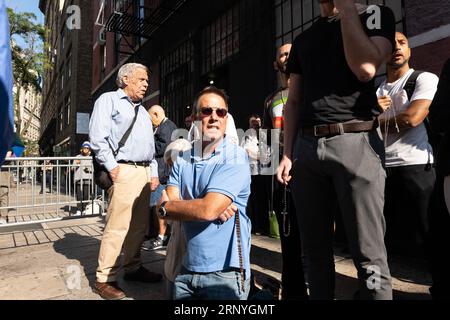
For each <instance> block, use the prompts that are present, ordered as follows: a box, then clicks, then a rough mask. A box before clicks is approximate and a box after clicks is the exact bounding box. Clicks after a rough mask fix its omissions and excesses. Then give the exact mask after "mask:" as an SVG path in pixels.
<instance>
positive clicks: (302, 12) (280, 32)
mask: <svg viewBox="0 0 450 320" xmlns="http://www.w3.org/2000/svg"><path fill="white" fill-rule="evenodd" d="M358 2H360V3H363V4H367V5H371V4H382V5H385V6H388V7H389V8H391V9H392V11H393V12H394V14H395V18H396V23H397V30H398V31H404V29H405V28H404V16H403V12H402V8H404V1H403V0H402V1H399V0H361V1H358ZM319 16H320V10H319V4H318V3H317V1H316V0H302V1H298V0H275V46H276V47H277V48H278V47H279V46H281V45H282V44H283V43H286V42H292V41H293V40H294V39H295V38H296V37H297V36H298V35H299V34H300V33H301V32H303V31H304V30H306V29H308V28H309V27H310V26H311V25H312V23H313V22H315V21H316V20H317V19H318V18H319Z"/></svg>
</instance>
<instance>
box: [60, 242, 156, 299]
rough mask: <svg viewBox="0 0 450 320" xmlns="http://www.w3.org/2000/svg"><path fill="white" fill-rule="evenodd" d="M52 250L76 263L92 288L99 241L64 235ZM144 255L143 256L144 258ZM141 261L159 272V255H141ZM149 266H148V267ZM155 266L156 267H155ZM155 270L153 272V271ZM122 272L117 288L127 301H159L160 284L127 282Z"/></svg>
mask: <svg viewBox="0 0 450 320" xmlns="http://www.w3.org/2000/svg"><path fill="white" fill-rule="evenodd" d="M53 247H54V250H55V251H56V252H58V253H59V254H62V255H64V256H65V257H66V258H67V259H69V260H75V261H78V262H79V264H80V266H81V267H82V268H83V270H84V274H85V276H86V278H87V279H88V281H89V287H90V288H91V289H93V288H94V285H95V272H96V268H97V266H98V253H99V249H100V240H99V239H97V238H95V237H93V236H84V235H80V234H77V233H66V234H65V237H64V238H63V239H60V240H58V241H56V242H54V243H53ZM144 255H145V256H144ZM142 258H143V261H144V264H146V268H148V269H150V270H152V271H156V272H160V271H161V270H159V269H160V266H159V263H160V262H161V255H159V254H157V253H153V254H150V255H148V254H146V253H144V254H143V257H142ZM148 264H150V265H148ZM155 264H157V266H155ZM155 268H156V269H157V270H153V269H155ZM122 274H123V272H122V271H120V272H119V279H118V282H119V286H120V287H121V288H122V290H123V291H124V292H125V294H126V296H127V299H133V300H141V299H161V298H162V289H161V288H160V287H162V283H163V282H159V283H156V284H146V283H141V282H128V281H124V280H123V279H122Z"/></svg>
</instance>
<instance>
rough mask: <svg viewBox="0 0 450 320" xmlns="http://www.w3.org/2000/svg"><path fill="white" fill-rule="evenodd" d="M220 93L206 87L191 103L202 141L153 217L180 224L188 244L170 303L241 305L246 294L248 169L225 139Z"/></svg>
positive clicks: (176, 172)
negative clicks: (191, 301) (230, 302)
mask: <svg viewBox="0 0 450 320" xmlns="http://www.w3.org/2000/svg"><path fill="white" fill-rule="evenodd" d="M227 114H228V103H227V96H226V95H225V93H224V92H223V91H221V90H219V89H217V88H214V87H208V88H205V89H204V90H203V91H201V92H200V93H199V94H198V95H197V98H196V100H195V103H194V115H195V116H196V120H197V121H201V130H202V135H201V136H202V140H201V141H198V142H197V143H195V142H194V148H192V150H190V151H187V152H186V153H184V154H183V157H179V158H178V159H177V160H176V161H175V164H174V166H173V169H172V173H171V176H170V178H169V182H168V184H167V185H168V187H167V196H166V195H164V196H163V199H162V203H161V205H160V206H159V207H158V213H159V215H160V217H161V218H163V219H172V220H180V221H182V226H183V229H184V233H185V235H186V241H187V251H186V254H185V256H184V258H183V267H182V270H181V272H180V274H179V275H178V276H177V277H176V279H175V288H174V299H176V300H188V299H196V300H198V299H205V300H211V299H213V300H219V299H220V300H245V299H247V296H248V292H249V288H250V246H251V244H250V234H251V233H250V231H251V223H250V220H249V218H248V216H247V215H246V212H245V207H246V205H247V200H248V197H249V194H250V169H249V168H250V167H249V163H248V158H247V154H246V152H245V151H244V149H242V148H240V147H238V146H236V145H235V144H233V143H231V142H230V141H229V139H228V138H227V137H226V136H225V129H226V124H227Z"/></svg>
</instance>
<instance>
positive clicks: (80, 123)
mask: <svg viewBox="0 0 450 320" xmlns="http://www.w3.org/2000/svg"><path fill="white" fill-rule="evenodd" d="M77 134H89V113H79V112H77Z"/></svg>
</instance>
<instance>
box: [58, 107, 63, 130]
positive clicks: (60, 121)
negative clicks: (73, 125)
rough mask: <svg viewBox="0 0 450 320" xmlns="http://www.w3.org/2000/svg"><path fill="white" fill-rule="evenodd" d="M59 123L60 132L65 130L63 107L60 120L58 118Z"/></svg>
mask: <svg viewBox="0 0 450 320" xmlns="http://www.w3.org/2000/svg"><path fill="white" fill-rule="evenodd" d="M58 122H59V131H62V130H63V123H64V113H63V106H60V107H59V118H58Z"/></svg>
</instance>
